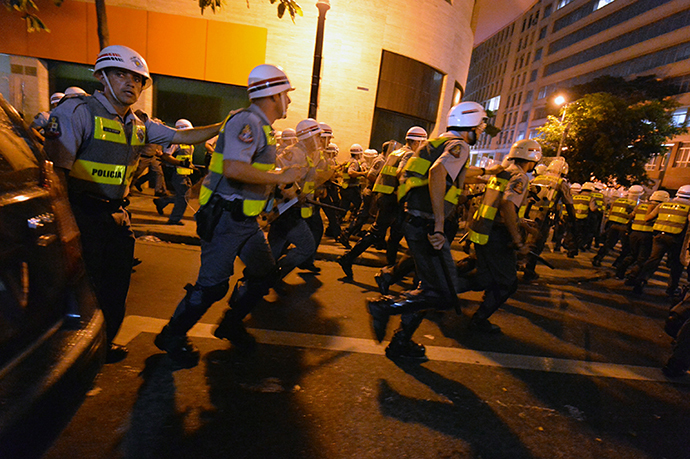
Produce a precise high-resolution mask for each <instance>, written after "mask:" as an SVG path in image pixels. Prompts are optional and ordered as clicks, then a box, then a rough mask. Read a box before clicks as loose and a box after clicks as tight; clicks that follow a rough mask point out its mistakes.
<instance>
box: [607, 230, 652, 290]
mask: <svg viewBox="0 0 690 459" xmlns="http://www.w3.org/2000/svg"><path fill="white" fill-rule="evenodd" d="M653 237H654V235H653V234H652V232H651V231H650V232H645V231H632V232H631V233H630V236H629V237H628V246H629V248H630V250H629V252H628V254H627V256H626V257H625V258H624V259H623V260H622V261H621V262H620V263H619V264H618V267H617V269H616V276H618V277H619V278H623V277H625V273H626V271H627V270H628V268H630V272H629V273H628V277H630V278H632V279H634V278H635V277H637V274H638V273H639V272H640V270H641V269H642V266H644V264H645V262H646V261H647V259H648V258H649V255H650V254H651V253H652V239H653Z"/></svg>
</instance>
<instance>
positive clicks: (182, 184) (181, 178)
mask: <svg viewBox="0 0 690 459" xmlns="http://www.w3.org/2000/svg"><path fill="white" fill-rule="evenodd" d="M193 127H194V126H192V123H191V122H190V121H189V120H186V119H184V118H181V119H179V120H177V121H176V122H175V128H176V129H192V128H193ZM193 155H194V146H193V145H173V146H171V147H170V148H168V149H167V150H165V151H164V152H163V155H162V156H161V160H162V161H163V162H164V163H165V168H166V170H167V172H168V174H167V175H168V177H169V182H170V184H171V185H172V188H173V191H174V192H175V195H174V196H167V197H162V198H158V199H154V200H153V203H154V204H155V206H156V210H157V211H158V213H159V214H160V215H163V209H165V207H166V206H167V205H168V204H173V210H172V212H171V213H170V218H169V219H168V221H167V223H166V224H167V225H180V226H183V225H184V223H182V217H183V216H184V212H185V210H187V192H188V191H189V189H190V188H191V187H192V180H191V175H192V173H194V169H193V165H192V157H193Z"/></svg>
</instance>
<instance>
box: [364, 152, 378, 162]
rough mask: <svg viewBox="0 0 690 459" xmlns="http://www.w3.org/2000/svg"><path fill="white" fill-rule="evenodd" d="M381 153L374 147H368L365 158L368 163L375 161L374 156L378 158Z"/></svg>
mask: <svg viewBox="0 0 690 459" xmlns="http://www.w3.org/2000/svg"><path fill="white" fill-rule="evenodd" d="M378 155H379V152H378V151H376V150H374V149H373V148H367V149H366V150H364V159H365V160H366V161H367V162H368V163H370V164H371V163H372V162H373V161H374V158H376V157H377V156H378Z"/></svg>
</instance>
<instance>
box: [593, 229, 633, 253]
mask: <svg viewBox="0 0 690 459" xmlns="http://www.w3.org/2000/svg"><path fill="white" fill-rule="evenodd" d="M618 241H621V254H623V255H627V253H628V251H629V248H628V242H629V241H628V225H624V224H622V223H616V222H610V223H609V225H608V226H607V228H606V237H605V240H604V243H603V244H602V246H601V247H599V251H598V252H597V254H596V256H595V258H596V259H597V260H599V261H601V260H603V259H604V257H605V256H606V255H607V254H608V253H609V251H610V250H611V249H613V248H614V247H615V246H616V244H618ZM617 261H618V262H620V261H622V258H621V259H620V260H617Z"/></svg>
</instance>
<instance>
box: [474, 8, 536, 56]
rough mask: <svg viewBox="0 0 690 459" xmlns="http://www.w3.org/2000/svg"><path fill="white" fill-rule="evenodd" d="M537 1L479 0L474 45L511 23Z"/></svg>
mask: <svg viewBox="0 0 690 459" xmlns="http://www.w3.org/2000/svg"><path fill="white" fill-rule="evenodd" d="M535 3H536V0H477V11H478V17H477V31H476V33H475V34H474V45H475V46H476V45H478V44H479V43H481V42H483V41H484V40H486V39H487V38H489V37H491V36H492V35H493V34H494V33H496V32H498V31H499V30H501V28H502V27H504V26H506V25H507V24H510V23H511V22H512V21H514V20H515V19H516V18H517V17H518V16H520V15H521V14H522V13H523V12H524V11H526V10H527V9H528V8H529V7H530V6H532V5H534V4H535Z"/></svg>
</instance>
